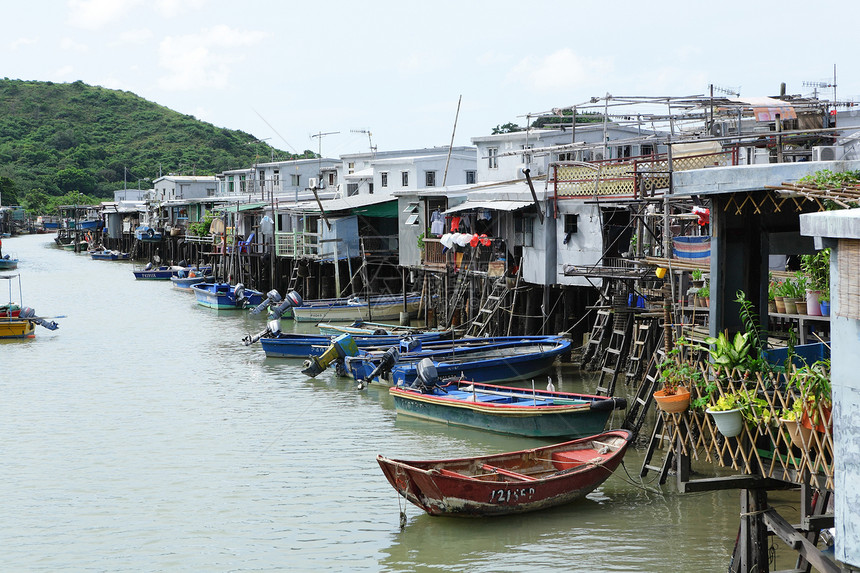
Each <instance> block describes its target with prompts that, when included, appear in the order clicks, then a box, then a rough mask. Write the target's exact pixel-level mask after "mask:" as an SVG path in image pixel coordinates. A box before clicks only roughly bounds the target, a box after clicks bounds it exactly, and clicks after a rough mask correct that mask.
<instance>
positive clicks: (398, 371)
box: [346, 337, 570, 386]
mask: <svg viewBox="0 0 860 573" xmlns="http://www.w3.org/2000/svg"><path fill="white" fill-rule="evenodd" d="M504 339H505V337H498V338H491V339H485V340H487V344H486V346H484V347H481V346H477V347H474V348H469V347H468V346H467V344H469V343H470V340H469V339H462V340H458V341H455V342H454V343H453V344H452V346H451V347H452V348H454V350H451V349H450V348H449V349H442V350H439V351H434V350H432V349H429V348H428V349H423V350H422V351H421V352H416V353H414V354H410V355H402V356H401V357H400V361H399V362H398V363H396V364H395V365H394V366H393V367H392V368H391V372H390V373H389V374H388V375H387V377H386V378H385V379H384V380H380V379H378V378H377V379H374V380H371V382H381V383H385V384H393V385H395V386H403V385H408V384H412V382H413V381H414V380H415V378H416V377H417V365H418V362H419V361H420V360H421V359H422V358H425V357H427V358H430V359H431V360H433V365H434V366H435V367H436V370H437V373H438V375H439V377H440V378H451V377H460V378H464V379H467V380H471V381H473V382H484V383H497V382H504V381H506V380H527V379H529V378H533V377H535V376H539V375H541V374H543V373H544V372H546V371H547V370H549V369H550V368H551V367H552V365H553V363H554V362H555V359H556V358H557V357H558V356H560V355H562V354H564V353H565V352H568V351H569V350H570V341H569V340H567V339H563V338H555V337H511V338H510V339H509V340H508V341H504ZM378 363H379V360H378V358H377V357H367V356H358V357H355V358H353V357H348V358H347V359H346V369H347V371H348V372H349V373H350V375H351V376H352V377H353V378H355V379H356V380H366V379H368V377H369V376H370V374H371V372H373V370H374V368H375V367H376V365H377V364H378Z"/></svg>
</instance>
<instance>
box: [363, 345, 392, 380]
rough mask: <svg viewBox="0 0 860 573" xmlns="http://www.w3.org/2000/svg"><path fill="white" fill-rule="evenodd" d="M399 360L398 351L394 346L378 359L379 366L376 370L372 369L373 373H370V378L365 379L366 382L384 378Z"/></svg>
mask: <svg viewBox="0 0 860 573" xmlns="http://www.w3.org/2000/svg"><path fill="white" fill-rule="evenodd" d="M399 360H400V351H399V350H397V347H396V346H392V347H391V348H389V349H388V350H386V351H385V353H384V354H383V355H382V358H380V359H379V364H378V365H377V366H376V368H374V369H373V372H371V373H370V376H368V377H367V379H368V380H373V379H374V378H376V377H377V376H380V377H382V376H385V375H386V374H388V373H389V372H391V369H392V368H393V367H394V365H395V364H397V362H398V361H399Z"/></svg>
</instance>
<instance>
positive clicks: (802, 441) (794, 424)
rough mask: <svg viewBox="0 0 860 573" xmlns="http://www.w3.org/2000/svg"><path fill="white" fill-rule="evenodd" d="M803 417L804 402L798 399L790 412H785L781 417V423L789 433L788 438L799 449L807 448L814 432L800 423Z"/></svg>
mask: <svg viewBox="0 0 860 573" xmlns="http://www.w3.org/2000/svg"><path fill="white" fill-rule="evenodd" d="M802 416H803V400H799V399H796V400H795V401H794V404H792V406H791V408H790V409H788V410H783V411H782V415H781V416H780V417H779V422H780V423H781V424H782V425H783V426H784V427H785V429H786V430H787V431H788V437H789V438H790V439H791V443H792V444H793V445H795V446H797V447H798V448H801V449H803V448H805V447H806V444H809V439H810V437H811V435H812V430H810V429H809V428H806V427H805V426H803V425H802V424H801V423H800V420H801V418H802Z"/></svg>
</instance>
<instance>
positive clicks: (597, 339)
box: [579, 281, 612, 370]
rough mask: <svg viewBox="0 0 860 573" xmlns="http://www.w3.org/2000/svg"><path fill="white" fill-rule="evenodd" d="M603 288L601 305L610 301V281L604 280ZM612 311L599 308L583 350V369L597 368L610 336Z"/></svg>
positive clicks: (581, 365)
mask: <svg viewBox="0 0 860 573" xmlns="http://www.w3.org/2000/svg"><path fill="white" fill-rule="evenodd" d="M604 282H605V284H604V285H603V290H602V291H601V293H600V300H599V301H598V305H599V306H603V305H606V304H608V303H609V289H610V284H611V283H610V282H609V281H604ZM611 315H612V313H611V312H610V311H609V309H608V308H598V309H597V314H596V316H595V319H594V325H593V326H592V327H591V334H589V336H588V342H587V343H586V344H585V348H584V349H583V351H582V358H581V360H580V365H579V366H580V368H582V369H583V370H595V369H596V368H597V360H598V357H599V356H600V348H601V347H603V346H604V345H605V344H606V338H608V336H609V329H608V328H607V326H608V325H609V318H610V316H611Z"/></svg>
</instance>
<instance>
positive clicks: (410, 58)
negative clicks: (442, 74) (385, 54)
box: [397, 52, 442, 75]
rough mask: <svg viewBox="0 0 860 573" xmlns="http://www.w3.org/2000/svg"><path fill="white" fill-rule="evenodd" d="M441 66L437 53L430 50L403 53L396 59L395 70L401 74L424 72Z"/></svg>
mask: <svg viewBox="0 0 860 573" xmlns="http://www.w3.org/2000/svg"><path fill="white" fill-rule="evenodd" d="M441 68H442V60H441V59H440V58H439V55H438V54H435V53H431V52H425V53H419V52H413V53H411V54H404V55H403V56H402V57H401V58H400V59H399V60H398V61H397V71H398V72H399V73H400V74H403V75H415V74H425V73H428V72H432V71H436V70H439V69H441Z"/></svg>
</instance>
